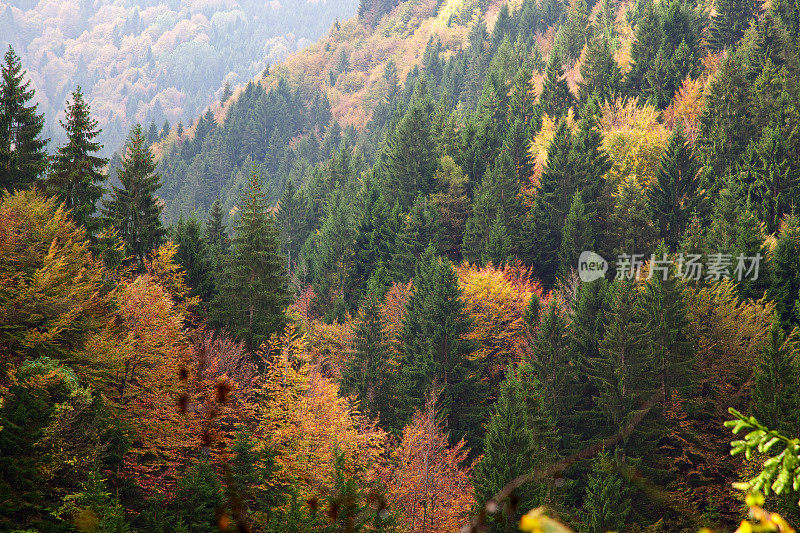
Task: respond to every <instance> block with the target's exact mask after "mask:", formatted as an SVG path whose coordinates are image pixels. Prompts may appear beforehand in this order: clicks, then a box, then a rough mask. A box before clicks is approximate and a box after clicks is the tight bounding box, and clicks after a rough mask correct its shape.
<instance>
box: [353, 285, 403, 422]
mask: <svg viewBox="0 0 800 533" xmlns="http://www.w3.org/2000/svg"><path fill="white" fill-rule="evenodd" d="M389 354H390V349H389V344H388V342H387V339H386V335H385V333H384V324H383V317H382V315H381V308H380V303H379V302H378V298H377V294H376V293H375V292H374V291H369V292H368V293H367V295H366V296H365V297H364V299H363V300H362V301H361V309H360V310H359V314H358V319H357V321H356V324H355V328H354V331H353V346H352V351H351V353H350V358H349V359H348V361H347V364H346V366H345V368H344V370H343V372H342V392H343V393H344V394H352V395H356V396H357V397H358V399H359V400H360V405H361V409H362V410H363V411H364V412H365V413H368V414H369V415H370V416H372V417H377V416H378V415H379V414H381V415H383V416H382V418H383V419H384V420H391V414H392V413H391V412H390V406H391V398H392V394H391V383H390V381H389V379H390V375H389Z"/></svg>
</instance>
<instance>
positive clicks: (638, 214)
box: [608, 176, 657, 255]
mask: <svg viewBox="0 0 800 533" xmlns="http://www.w3.org/2000/svg"><path fill="white" fill-rule="evenodd" d="M648 211H649V210H648V206H647V196H646V193H645V191H644V190H642V187H641V186H640V185H639V183H638V182H637V181H636V176H630V177H628V179H627V180H625V181H624V182H622V184H621V185H620V188H619V192H618V193H617V201H616V203H615V205H614V210H613V212H612V214H611V229H610V231H609V233H610V235H609V237H610V238H609V240H610V241H611V242H609V245H608V247H609V251H611V252H612V254H613V255H620V254H628V255H633V254H643V255H644V254H648V253H652V250H653V246H654V243H655V242H656V240H657V239H656V237H657V232H656V229H655V228H654V227H653V220H652V217H651V216H650V214H649V212H648Z"/></svg>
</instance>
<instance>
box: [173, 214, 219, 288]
mask: <svg viewBox="0 0 800 533" xmlns="http://www.w3.org/2000/svg"><path fill="white" fill-rule="evenodd" d="M173 231H174V233H173V235H172V238H173V240H174V241H175V244H176V245H178V253H177V254H176V259H177V261H178V263H180V265H181V266H182V267H183V270H184V272H185V273H186V284H187V285H188V286H189V287H190V288H191V293H190V294H191V296H199V297H200V299H201V300H203V301H204V302H210V301H211V297H212V295H213V293H214V281H213V277H212V266H211V261H210V259H209V256H208V246H207V245H206V241H205V240H204V239H203V231H202V227H201V225H200V222H199V221H198V220H197V217H196V216H195V215H194V214H192V215H191V216H190V217H188V218H186V219H184V218H183V215H181V216H180V217H179V218H178V223H177V224H176V225H175V228H174V230H173Z"/></svg>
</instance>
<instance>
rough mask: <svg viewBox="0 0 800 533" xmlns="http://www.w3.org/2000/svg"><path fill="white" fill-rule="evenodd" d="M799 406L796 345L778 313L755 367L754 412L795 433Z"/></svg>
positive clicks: (772, 425)
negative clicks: (788, 338)
mask: <svg viewBox="0 0 800 533" xmlns="http://www.w3.org/2000/svg"><path fill="white" fill-rule="evenodd" d="M799 406H800V373H798V368H797V347H796V346H795V344H794V342H793V341H792V340H787V339H786V334H785V333H784V331H783V328H782V327H781V320H780V317H779V316H778V315H777V314H776V315H775V317H774V318H773V320H772V326H771V327H770V330H769V336H768V337H767V344H766V346H764V351H763V352H762V354H761V356H760V358H759V360H758V364H757V366H756V370H755V379H754V383H753V414H754V415H755V416H756V417H757V418H758V421H759V422H761V423H763V424H765V425H767V426H768V427H770V428H774V429H776V430H778V431H783V432H785V433H786V434H789V435H796V434H797V432H798V431H800V407H799Z"/></svg>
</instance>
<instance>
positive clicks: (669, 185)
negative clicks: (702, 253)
mask: <svg viewBox="0 0 800 533" xmlns="http://www.w3.org/2000/svg"><path fill="white" fill-rule="evenodd" d="M699 186H700V178H699V176H698V165H697V163H696V161H695V158H694V153H693V152H692V148H691V146H690V145H689V144H688V142H687V141H686V138H685V137H684V135H683V130H682V128H680V127H679V128H677V129H676V130H675V132H673V134H672V137H671V138H670V140H669V144H667V146H666V148H665V149H664V153H663V154H662V155H661V161H660V162H659V165H658V172H657V174H656V183H655V184H654V185H653V188H652V189H651V191H650V194H649V198H648V203H649V206H650V209H651V211H652V213H653V218H654V219H655V222H656V225H657V226H658V228H659V231H660V234H661V237H662V238H663V239H664V240H665V241H666V243H667V246H668V247H669V249H670V250H672V251H674V250H676V249H677V246H678V242H679V240H680V238H681V236H682V235H683V233H684V231H685V230H686V228H687V226H688V224H689V221H690V219H691V217H692V214H693V213H694V212H695V211H696V210H698V209H700V208H702V196H701V191H698V189H699Z"/></svg>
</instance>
